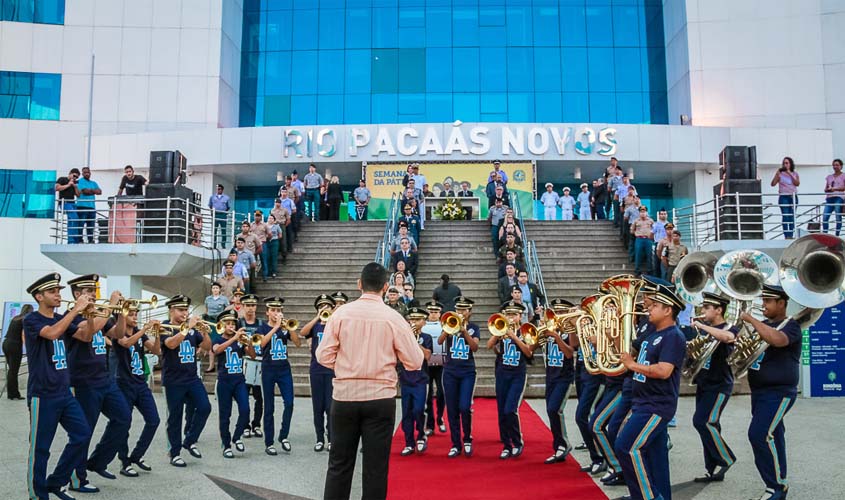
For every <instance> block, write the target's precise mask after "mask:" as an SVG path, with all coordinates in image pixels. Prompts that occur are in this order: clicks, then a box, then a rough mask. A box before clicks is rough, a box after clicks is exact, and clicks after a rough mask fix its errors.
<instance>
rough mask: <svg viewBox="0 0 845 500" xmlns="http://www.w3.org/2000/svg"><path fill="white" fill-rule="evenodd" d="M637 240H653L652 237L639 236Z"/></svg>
mask: <svg viewBox="0 0 845 500" xmlns="http://www.w3.org/2000/svg"><path fill="white" fill-rule="evenodd" d="M637 238H639V239H643V240H650V239H651V237H650V236H637Z"/></svg>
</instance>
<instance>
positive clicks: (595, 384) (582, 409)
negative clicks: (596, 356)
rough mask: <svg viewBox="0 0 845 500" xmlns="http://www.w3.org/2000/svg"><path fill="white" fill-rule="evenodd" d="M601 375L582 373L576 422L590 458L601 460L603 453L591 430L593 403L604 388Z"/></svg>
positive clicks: (596, 460)
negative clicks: (600, 451) (597, 445)
mask: <svg viewBox="0 0 845 500" xmlns="http://www.w3.org/2000/svg"><path fill="white" fill-rule="evenodd" d="M601 382H602V380H601V378H600V377H597V376H594V375H590V374H588V373H586V370H585V371H584V373H582V375H581V388H580V389H579V391H578V406H577V407H576V408H575V424H576V425H577V426H578V430H579V431H580V432H581V439H583V440H584V444H585V445H586V446H587V451H589V452H590V460H592V461H593V463H595V462H601V459H602V457H601V454H600V453H599V450H598V448H597V447H596V441H595V440H594V439H593V433H592V432H591V431H590V412H592V411H593V404H595V402H596V399H597V398H598V397H599V391H601V390H602V389H603V388H604V385H603V384H602V383H601Z"/></svg>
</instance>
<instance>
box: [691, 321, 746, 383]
mask: <svg viewBox="0 0 845 500" xmlns="http://www.w3.org/2000/svg"><path fill="white" fill-rule="evenodd" d="M727 325H728V324H727V323H722V324H721V325H716V326H714V328H718V329H720V330H724V329H725V327H726V326H727ZM728 330H729V331H730V332H731V333H733V334H734V337H736V335H737V333H739V329H738V328H736V327H731V328H729V329H728ZM705 335H707V334H705ZM708 336H709V335H708ZM733 350H734V346H733V345H732V344H726V343H724V342H719V347H717V348H716V350H715V351H713V355H712V356H710V359H708V360H707V361H705V363H704V366H703V367H702V368H701V371H699V372H698V374H697V375H696V376H695V379H694V380H693V383H694V384H696V385H697V386H698V388H699V389H706V390H711V391H712V390H716V391H720V392H727V393H729V394H730V392H731V389H732V388H733V385H734V374H733V371H732V370H731V367H730V365H728V355H730V353H732V352H733Z"/></svg>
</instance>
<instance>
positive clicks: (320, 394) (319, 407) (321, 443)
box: [299, 293, 334, 452]
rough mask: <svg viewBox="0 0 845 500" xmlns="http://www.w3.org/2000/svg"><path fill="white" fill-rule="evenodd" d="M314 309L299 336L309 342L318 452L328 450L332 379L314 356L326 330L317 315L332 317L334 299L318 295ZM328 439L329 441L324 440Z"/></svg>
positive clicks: (310, 375)
mask: <svg viewBox="0 0 845 500" xmlns="http://www.w3.org/2000/svg"><path fill="white" fill-rule="evenodd" d="M314 309H316V310H317V315H316V316H314V318H313V319H311V321H309V322H308V323H306V324H305V326H303V327H302V329H301V330H300V335H299V336H300V337H302V338H305V339H311V367H310V368H309V378H310V379H311V407H312V408H313V411H314V432H315V433H316V434H317V443H316V444H315V445H314V451H315V452H321V451H323V450H324V449H327V450H329V451H331V440H332V424H331V408H332V379H333V378H334V370H331V369H329V368H326V367H325V366H323V365H321V364H320V363H318V362H317V357H316V355H315V353H316V352H317V347H318V346H319V345H320V341H321V340H323V329H325V327H326V322H325V321H323V319H322V318H321V317H320V316H321V315H322V314H331V312H332V310H334V299H333V298H331V297H329V296H328V295H326V294H325V293H324V294H321V295H320V296H319V297H317V298H316V299H315V300H314ZM327 437H328V441H327V440H326V438H327Z"/></svg>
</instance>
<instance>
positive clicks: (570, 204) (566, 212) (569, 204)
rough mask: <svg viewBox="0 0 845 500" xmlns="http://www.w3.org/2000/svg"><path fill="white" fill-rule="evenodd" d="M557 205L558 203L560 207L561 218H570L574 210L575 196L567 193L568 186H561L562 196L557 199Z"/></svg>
mask: <svg viewBox="0 0 845 500" xmlns="http://www.w3.org/2000/svg"><path fill="white" fill-rule="evenodd" d="M558 205H560V209H561V211H562V212H563V214H562V217H561V219H562V220H572V216H573V214H574V212H575V198H573V197H572V196H570V195H569V188H568V187H565V188H563V196H561V197H560V199H558Z"/></svg>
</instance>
